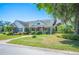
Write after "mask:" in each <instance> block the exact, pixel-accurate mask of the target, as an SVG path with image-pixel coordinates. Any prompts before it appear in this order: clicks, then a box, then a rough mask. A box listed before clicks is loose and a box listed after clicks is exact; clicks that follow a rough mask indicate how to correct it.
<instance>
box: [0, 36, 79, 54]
mask: <svg viewBox="0 0 79 59" xmlns="http://www.w3.org/2000/svg"><path fill="white" fill-rule="evenodd" d="M23 37H25V36H23ZM19 38H22V37H19ZM15 39H17V38H15ZM10 40H13V39H9V40H2V41H0V55H72V54H73V55H74V54H79V53H77V52H70V51H62V50H55V49H47V48H39V47H31V46H22V45H15V44H7V43H6V42H8V41H10Z"/></svg>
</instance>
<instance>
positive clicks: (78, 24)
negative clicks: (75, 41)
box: [75, 12, 79, 34]
mask: <svg viewBox="0 0 79 59" xmlns="http://www.w3.org/2000/svg"><path fill="white" fill-rule="evenodd" d="M75 33H76V34H79V12H78V13H77V15H76V19H75Z"/></svg>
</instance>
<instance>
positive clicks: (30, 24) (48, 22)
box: [13, 20, 57, 27]
mask: <svg viewBox="0 0 79 59" xmlns="http://www.w3.org/2000/svg"><path fill="white" fill-rule="evenodd" d="M15 22H19V23H21V24H22V25H23V26H24V27H29V26H32V24H35V23H36V22H42V23H44V24H45V26H47V27H49V26H51V25H52V26H53V24H55V20H36V21H28V22H24V21H19V20H16V21H15ZM56 24H57V22H56ZM13 25H14V26H16V25H15V24H14V23H13Z"/></svg>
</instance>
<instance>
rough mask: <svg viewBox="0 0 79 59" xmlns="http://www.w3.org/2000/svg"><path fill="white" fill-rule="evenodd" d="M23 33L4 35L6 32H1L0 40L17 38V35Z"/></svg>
mask: <svg viewBox="0 0 79 59" xmlns="http://www.w3.org/2000/svg"><path fill="white" fill-rule="evenodd" d="M20 36H23V35H4V34H0V40H5V39H11V38H16V37H20Z"/></svg>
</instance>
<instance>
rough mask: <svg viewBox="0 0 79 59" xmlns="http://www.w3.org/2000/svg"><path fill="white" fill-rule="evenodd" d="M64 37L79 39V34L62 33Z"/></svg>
mask: <svg viewBox="0 0 79 59" xmlns="http://www.w3.org/2000/svg"><path fill="white" fill-rule="evenodd" d="M62 37H63V38H65V39H71V40H79V35H75V34H64V35H62Z"/></svg>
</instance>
